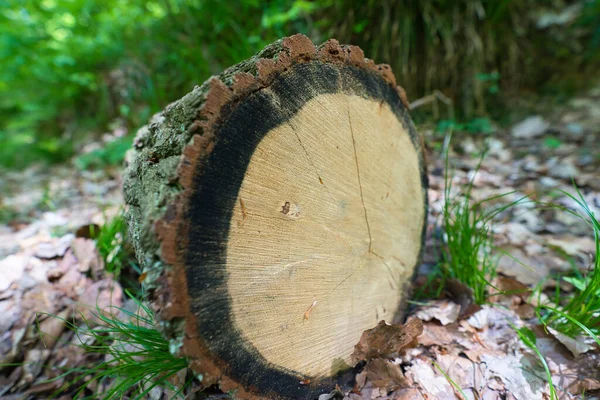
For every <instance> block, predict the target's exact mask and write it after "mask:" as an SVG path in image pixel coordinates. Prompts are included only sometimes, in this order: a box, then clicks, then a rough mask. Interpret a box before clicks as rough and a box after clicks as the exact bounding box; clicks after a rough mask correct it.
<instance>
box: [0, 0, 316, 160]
mask: <svg viewBox="0 0 600 400" xmlns="http://www.w3.org/2000/svg"><path fill="white" fill-rule="evenodd" d="M316 4H317V3H313V2H308V1H283V0H278V1H273V2H269V3H264V2H261V1H258V0H244V1H240V2H237V3H236V4H235V6H232V4H231V3H229V2H223V1H219V0H155V1H145V0H132V1H126V2H123V1H120V0H102V1H100V0H41V1H28V0H6V1H5V2H4V3H3V6H2V7H1V8H0V59H1V60H2V68H0V165H4V166H10V167H21V166H24V165H27V164H28V163H30V162H32V161H38V160H48V161H61V160H64V159H66V158H68V157H71V156H72V155H73V154H74V151H75V150H76V147H77V145H78V143H79V142H81V141H82V139H84V138H85V137H86V136H89V135H90V132H96V133H101V132H103V131H105V130H106V129H107V128H108V126H109V123H110V122H111V121H112V120H114V119H116V118H119V119H122V120H123V121H124V122H125V124H126V127H127V128H129V129H135V128H137V127H139V126H140V125H142V124H143V123H145V122H146V121H147V120H148V118H149V117H150V116H151V115H152V113H154V112H157V111H159V110H160V109H162V108H163V107H164V106H166V105H167V104H168V103H169V102H171V101H173V100H175V99H177V98H179V97H181V96H182V95H183V94H184V93H186V92H188V91H189V90H191V89H192V88H193V86H194V85H195V84H200V83H202V81H204V80H205V79H206V78H208V77H209V76H210V75H211V74H215V73H218V72H220V71H221V70H222V69H223V68H225V67H227V66H229V65H231V64H234V63H236V62H239V61H241V60H243V59H245V58H248V57H249V56H251V55H252V54H254V53H255V52H257V51H258V50H260V49H261V48H262V47H264V46H265V45H266V44H267V43H270V42H272V41H273V40H275V39H276V38H278V37H280V36H282V35H289V34H291V33H295V32H296V31H303V32H306V31H307V30H308V27H307V22H305V17H306V15H308V14H309V13H311V12H312V11H313V10H314V9H315V8H316ZM84 163H85V161H84Z"/></svg>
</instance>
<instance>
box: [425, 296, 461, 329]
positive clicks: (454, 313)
mask: <svg viewBox="0 0 600 400" xmlns="http://www.w3.org/2000/svg"><path fill="white" fill-rule="evenodd" d="M459 314H460V305H458V304H456V303H454V302H452V301H450V300H434V301H431V302H429V304H428V305H426V306H423V307H419V309H418V310H417V311H416V312H415V317H417V318H419V319H420V320H422V321H431V320H432V319H434V318H435V319H437V320H438V321H440V323H441V324H442V325H448V324H451V323H453V322H456V320H457V319H458V316H459Z"/></svg>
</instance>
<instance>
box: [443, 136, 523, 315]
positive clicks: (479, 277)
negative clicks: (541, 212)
mask: <svg viewBox="0 0 600 400" xmlns="http://www.w3.org/2000/svg"><path fill="white" fill-rule="evenodd" d="M448 143H449V141H448ZM484 156H485V154H483V155H482V157H481V159H480V161H479V164H478V165H477V167H476V168H475V171H474V174H473V178H472V179H471V181H470V182H469V183H468V185H466V187H464V188H462V193H460V195H457V196H453V195H452V179H451V178H450V168H449V161H448V152H447V153H446V168H445V173H444V183H445V185H444V204H443V209H442V218H443V224H444V227H443V228H444V246H443V249H442V268H443V269H442V272H443V275H444V276H445V277H446V278H447V277H450V278H454V279H457V280H459V281H460V282H462V283H464V284H465V285H467V286H468V287H470V288H471V289H472V290H473V297H474V300H475V302H476V303H477V304H483V303H485V302H486V301H487V297H488V293H487V290H488V287H493V286H492V284H491V283H490V282H491V280H492V279H493V278H494V277H495V276H496V265H497V258H496V257H495V256H494V255H493V254H492V251H493V249H494V242H493V235H492V233H491V224H492V220H493V219H494V217H495V216H496V215H498V214H499V213H501V212H503V211H505V210H507V209H509V208H510V207H512V206H514V205H515V204H517V203H518V202H520V201H522V200H524V199H525V197H524V198H521V199H519V200H516V201H514V202H511V203H508V204H505V205H502V206H499V207H496V208H493V209H491V210H489V211H486V210H485V209H484V206H485V205H486V203H489V202H491V201H493V200H497V199H499V198H501V197H504V196H507V195H510V194H512V193H514V192H509V193H505V194H501V195H497V196H493V197H490V198H487V199H484V200H480V201H476V202H473V201H472V197H471V191H472V189H473V180H474V179H475V176H476V174H477V172H478V171H479V169H480V167H481V163H482V162H483V158H484Z"/></svg>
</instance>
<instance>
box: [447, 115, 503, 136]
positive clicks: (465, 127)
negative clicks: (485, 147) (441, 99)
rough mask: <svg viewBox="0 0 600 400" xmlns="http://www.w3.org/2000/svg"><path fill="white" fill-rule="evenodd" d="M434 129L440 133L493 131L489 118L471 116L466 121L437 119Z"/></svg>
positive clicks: (487, 132)
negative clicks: (471, 117)
mask: <svg viewBox="0 0 600 400" xmlns="http://www.w3.org/2000/svg"><path fill="white" fill-rule="evenodd" d="M436 131H437V132H440V133H449V132H453V131H463V132H468V133H471V134H477V133H484V134H489V133H492V132H494V127H493V126H492V121H490V119H489V118H473V119H471V120H469V121H467V122H462V123H461V122H456V121H455V120H452V119H442V120H440V121H438V123H437V127H436Z"/></svg>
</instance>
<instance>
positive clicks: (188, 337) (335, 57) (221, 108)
mask: <svg viewBox="0 0 600 400" xmlns="http://www.w3.org/2000/svg"><path fill="white" fill-rule="evenodd" d="M311 62H312V63H314V62H316V63H329V64H337V65H340V66H344V65H350V66H353V67H358V68H360V69H363V70H367V71H371V72H370V73H374V74H375V75H377V76H378V77H379V78H380V79H383V80H384V81H385V82H387V84H388V85H389V86H391V87H392V88H393V89H394V90H395V91H396V92H395V93H396V94H395V96H397V97H396V99H398V98H399V99H400V100H401V103H402V104H403V105H404V107H405V108H406V109H407V108H408V102H407V100H406V97H405V94H404V91H403V90H402V89H401V88H400V87H399V86H396V83H395V79H394V76H393V74H392V72H391V70H390V69H389V67H388V66H387V65H375V64H374V63H373V62H372V61H371V60H368V59H365V58H364V54H363V53H362V51H361V50H360V49H359V48H357V47H354V46H340V45H339V44H338V43H337V41H335V40H330V41H328V42H326V43H324V44H323V45H321V46H319V47H315V46H314V45H313V44H312V42H310V40H309V39H308V38H306V37H304V36H302V35H295V36H292V37H289V38H285V39H281V40H279V41H277V42H275V43H273V44H271V45H269V46H267V47H266V48H265V49H263V50H262V51H261V52H260V53H258V54H257V55H255V56H254V57H252V58H250V59H249V60H246V61H243V62H241V63H239V64H237V65H235V66H233V67H231V68H229V69H227V70H226V71H224V72H223V73H222V74H221V75H219V76H217V77H212V78H211V79H209V80H208V81H207V82H205V83H204V84H202V85H201V86H197V87H195V88H194V89H193V91H192V92H191V93H189V94H187V95H186V96H184V97H183V98H182V99H180V100H177V101H175V102H174V103H172V104H170V105H169V106H168V107H167V108H166V109H165V110H164V111H162V112H161V113H159V114H157V115H155V116H154V117H153V118H152V119H151V121H150V123H149V124H148V125H147V126H144V127H142V128H141V129H140V130H139V131H138V133H137V135H136V138H135V141H134V148H133V149H132V150H131V151H130V152H129V153H128V156H127V163H128V168H127V171H126V173H125V177H124V184H123V186H124V194H125V201H126V203H127V204H128V213H127V218H128V224H129V232H130V237H131V239H132V242H133V245H134V248H135V251H136V255H137V258H138V260H139V262H140V264H141V266H142V268H143V274H142V276H143V282H142V283H143V286H144V288H145V289H146V291H147V293H148V295H149V297H150V299H151V303H152V306H153V308H154V310H155V311H156V314H157V320H158V321H159V329H160V330H161V331H162V332H163V334H164V335H165V337H167V338H168V339H169V340H170V341H171V351H172V352H173V353H174V354H177V355H181V356H185V357H187V358H188V359H190V367H191V368H192V369H193V370H195V371H196V372H197V373H198V374H199V376H200V377H201V380H202V382H203V384H204V385H206V386H210V385H213V384H219V385H220V387H221V388H222V389H223V390H231V389H236V390H237V393H238V397H241V398H257V397H263V396H266V397H268V398H279V397H281V396H278V395H277V393H260V392H257V390H256V388H249V387H247V385H240V382H239V381H236V380H235V379H232V378H231V377H229V376H228V373H227V372H228V370H229V369H228V367H227V365H225V364H224V363H223V362H222V360H219V359H214V355H213V354H211V352H210V351H209V350H208V349H207V348H206V346H204V345H203V344H202V340H201V339H200V338H199V335H198V332H197V331H196V320H195V317H194V315H192V314H191V311H190V307H189V296H188V295H187V283H186V277H185V275H186V274H185V260H184V255H183V253H184V251H185V247H186V245H187V242H186V240H187V239H186V237H187V234H186V232H187V231H188V229H189V224H188V221H186V215H187V214H186V212H187V207H188V202H189V198H190V196H191V193H193V190H194V178H195V176H196V174H197V173H198V172H197V171H199V170H201V169H202V165H203V163H205V162H206V160H207V158H208V155H209V154H210V152H211V151H212V148H213V147H214V145H215V142H216V133H217V132H216V131H215V128H214V127H215V126H216V125H217V124H218V123H219V121H220V120H221V119H223V118H225V117H226V116H227V115H228V113H229V112H230V111H231V109H233V108H235V107H236V105H237V104H238V103H240V101H241V100H243V99H245V98H246V97H247V96H249V95H251V94H252V93H254V92H256V91H258V90H260V89H262V88H264V87H268V86H269V85H270V83H271V82H273V80H274V79H275V78H276V77H277V76H278V75H279V74H282V73H285V72H286V71H288V69H290V68H292V67H293V66H294V65H296V64H300V63H311ZM406 118H407V120H408V121H410V119H409V118H408V116H406ZM410 130H411V132H413V133H414V127H413V126H412V123H410ZM414 137H416V136H414V135H413V138H414ZM413 144H414V145H415V147H416V149H417V152H418V153H419V157H421V159H420V160H419V164H420V166H421V168H423V170H422V171H421V172H422V176H423V179H424V183H425V185H426V182H425V181H426V178H425V175H424V162H423V160H422V146H421V144H420V142H419V143H413ZM423 195H424V197H426V193H425V191H424V193H423Z"/></svg>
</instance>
